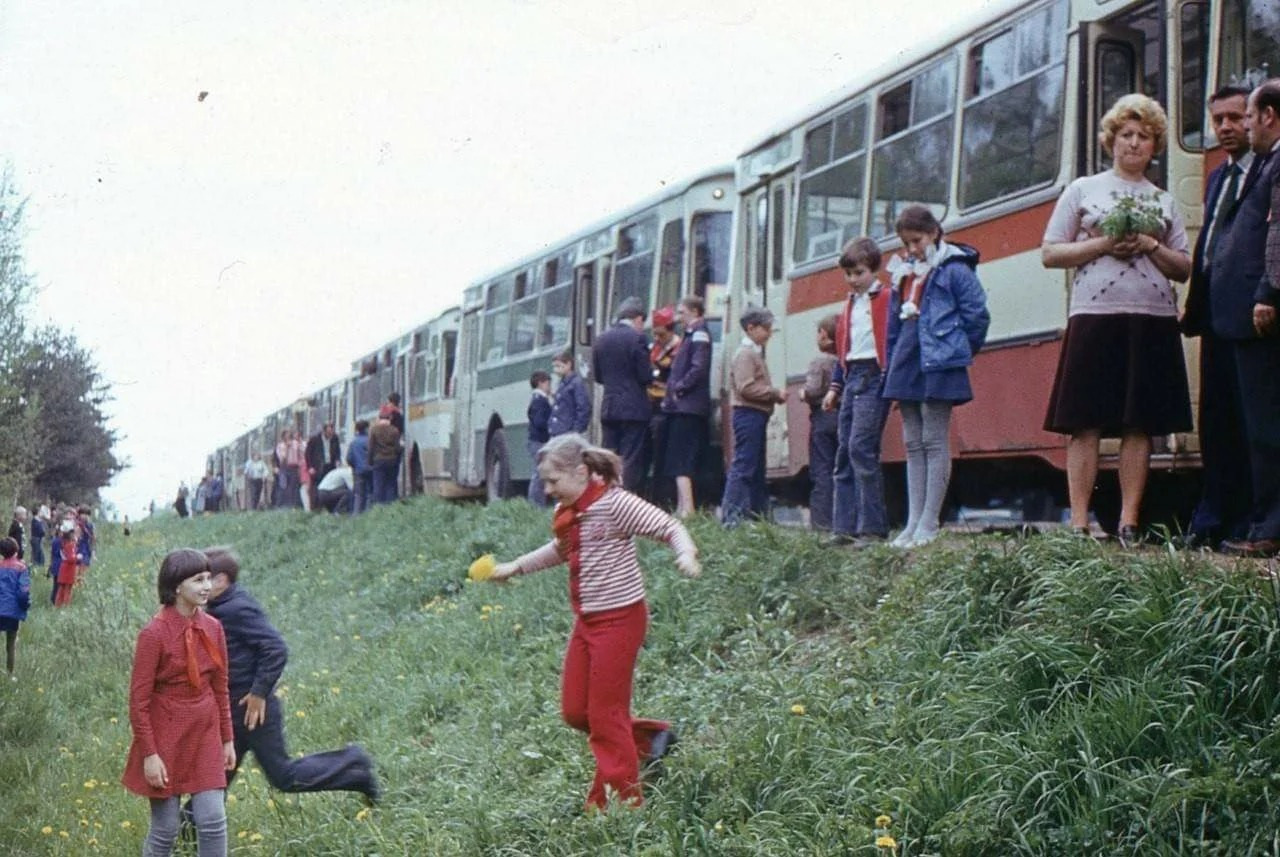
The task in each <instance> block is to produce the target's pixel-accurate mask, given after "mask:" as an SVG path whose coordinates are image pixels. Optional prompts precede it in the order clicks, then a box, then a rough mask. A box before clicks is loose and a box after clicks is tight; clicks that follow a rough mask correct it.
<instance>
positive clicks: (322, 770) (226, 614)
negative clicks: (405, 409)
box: [204, 468, 379, 800]
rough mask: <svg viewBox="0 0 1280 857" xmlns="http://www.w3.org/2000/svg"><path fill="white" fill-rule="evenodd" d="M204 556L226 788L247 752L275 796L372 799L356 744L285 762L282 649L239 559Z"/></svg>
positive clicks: (217, 552)
mask: <svg viewBox="0 0 1280 857" xmlns="http://www.w3.org/2000/svg"><path fill="white" fill-rule="evenodd" d="M339 469H341V468H339ZM335 472H336V470H335ZM330 475H332V474H330ZM204 553H205V555H206V556H207V557H208V558H209V568H210V571H211V576H210V584H211V587H210V592H209V601H208V605H207V607H206V609H207V610H208V612H209V614H210V615H211V616H213V618H215V619H216V620H218V621H219V622H220V623H221V624H222V629H223V631H224V632H225V634H226V646H227V656H228V660H227V664H228V671H229V677H228V692H229V699H230V704H231V726H232V731H233V734H234V742H235V745H234V749H235V758H234V762H233V764H232V765H231V766H230V767H229V768H228V770H229V771H230V773H228V774H227V786H228V787H230V785H231V782H232V780H234V779H235V776H236V772H237V771H239V769H240V765H241V763H242V762H243V761H244V757H245V754H247V753H249V752H250V751H252V752H253V756H254V758H255V759H257V761H258V767H260V768H262V773H263V775H264V776H265V777H266V778H267V783H268V784H270V786H271V787H272V788H273V789H276V790H278V791H282V792H286V793H290V794H296V793H298V792H321V791H354V792H360V793H362V794H364V795H366V796H367V797H368V798H369V799H370V800H377V799H378V797H379V792H378V782H377V779H376V778H375V777H374V773H373V760H372V759H370V758H369V754H368V753H366V752H365V751H364V750H363V749H362V748H361V747H360V746H359V745H356V744H348V745H347V746H346V747H344V748H343V749H341V750H330V751H328V752H324V753H312V754H311V755H307V756H297V757H295V756H290V755H289V751H288V749H287V747H286V745H285V735H284V711H283V710H282V709H281V707H280V701H279V700H278V699H277V697H276V695H275V688H276V684H277V683H278V682H279V681H280V675H281V674H282V673H283V672H284V668H285V665H286V664H287V663H288V660H289V649H288V647H287V646H286V645H285V641H284V638H283V637H282V636H281V635H280V632H279V631H278V630H276V627H275V626H274V625H272V624H271V620H270V619H268V618H267V614H266V612H265V611H263V609H262V605H260V604H259V603H258V602H257V600H256V599H255V598H254V597H253V596H252V595H251V594H249V592H248V591H247V590H245V588H244V587H243V586H241V585H240V584H239V582H238V581H239V578H240V560H239V558H238V557H237V556H236V555H235V553H234V552H232V551H231V550H230V549H229V548H224V547H214V548H208V549H206V550H205V551H204Z"/></svg>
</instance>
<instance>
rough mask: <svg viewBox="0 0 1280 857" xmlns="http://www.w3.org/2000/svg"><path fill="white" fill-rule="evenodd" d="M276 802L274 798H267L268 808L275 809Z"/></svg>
mask: <svg viewBox="0 0 1280 857" xmlns="http://www.w3.org/2000/svg"><path fill="white" fill-rule="evenodd" d="M275 808H276V802H275V799H274V798H267V809H275Z"/></svg>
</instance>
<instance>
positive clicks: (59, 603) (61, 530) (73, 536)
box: [53, 519, 80, 607]
mask: <svg viewBox="0 0 1280 857" xmlns="http://www.w3.org/2000/svg"><path fill="white" fill-rule="evenodd" d="M78 543H79V535H78V534H77V532H76V522H75V521H72V520H70V519H67V520H65V521H63V522H62V524H61V525H59V527H58V551H59V553H58V556H59V557H60V559H59V560H58V576H57V577H55V578H54V581H53V587H54V589H53V606H54V607H66V606H67V605H69V604H70V603H71V589H72V587H74V586H75V585H76V583H77V577H78V575H79V574H80V553H79V551H78V550H77V545H78Z"/></svg>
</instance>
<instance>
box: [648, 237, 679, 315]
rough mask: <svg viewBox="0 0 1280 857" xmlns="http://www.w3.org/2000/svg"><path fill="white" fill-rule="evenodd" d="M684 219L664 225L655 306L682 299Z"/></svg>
mask: <svg viewBox="0 0 1280 857" xmlns="http://www.w3.org/2000/svg"><path fill="white" fill-rule="evenodd" d="M683 259H684V221H683V220H679V219H677V220H671V221H668V222H667V224H666V225H665V226H663V227H662V259H661V261H660V262H659V263H658V296H657V298H656V299H655V300H654V302H653V306H654V308H655V309H656V308H658V307H664V306H673V305H674V304H675V302H676V301H678V300H679V299H680V292H681V288H680V287H681V285H682V283H681V275H682V274H683V273H684V271H683V268H684V266H683V265H682V264H681V262H682V260H683Z"/></svg>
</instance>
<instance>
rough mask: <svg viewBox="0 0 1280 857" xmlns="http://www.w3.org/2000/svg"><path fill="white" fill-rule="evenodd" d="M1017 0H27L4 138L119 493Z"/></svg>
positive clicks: (142, 490)
mask: <svg viewBox="0 0 1280 857" xmlns="http://www.w3.org/2000/svg"><path fill="white" fill-rule="evenodd" d="M992 5H993V3H992V2H991V0H947V2H945V3H943V2H916V3H914V4H911V5H909V6H907V5H904V6H902V7H897V6H896V5H895V4H892V3H883V2H878V0H851V2H848V3H843V4H831V3H823V2H811V0H803V2H800V0H792V1H791V2H782V3H779V2H728V0H702V2H700V3H689V2H687V0H643V2H639V0H612V2H606V3H600V2H593V1H592V0H558V2H537V0H453V2H449V3H445V2H429V1H428V0H420V2H369V0H354V2H353V0H345V2H328V0H270V2H261V0H255V2H218V3H210V2H207V0H206V2H198V3H197V2H188V0H168V2H165V1H164V0H151V1H150V2H143V0H133V2H127V0H115V2H110V3H104V2H102V0H79V2H72V1H71V0H5V2H3V3H0V163H2V162H6V161H7V162H8V163H9V164H10V165H11V166H12V168H13V171H14V177H15V180H16V183H17V186H18V188H19V190H20V191H21V192H22V193H24V194H26V195H27V196H28V197H29V202H28V207H27V212H26V230H27V231H26V237H25V250H26V257H27V266H28V269H29V271H30V272H31V273H32V274H33V275H34V277H35V279H36V281H37V283H38V284H39V286H40V289H41V291H40V295H39V298H38V301H37V304H36V311H35V314H36V316H37V318H36V320H37V321H39V322H51V323H54V324H56V325H57V326H59V327H62V328H64V329H69V330H71V331H73V332H74V333H75V334H76V336H77V337H78V339H79V341H80V343H81V344H82V345H84V346H86V347H88V348H89V349H90V350H91V351H92V352H93V353H94V355H95V357H96V359H97V361H98V364H99V366H100V368H101V369H102V371H103V374H104V375H105V377H106V378H107V380H108V381H109V382H110V384H111V385H112V389H113V392H114V395H115V402H114V403H113V404H112V406H111V418H112V425H113V427H114V428H115V429H116V430H117V431H118V432H119V433H120V434H121V436H122V441H121V443H120V445H119V447H118V452H119V454H120V455H121V456H122V457H124V458H127V459H128V460H129V461H130V463H131V467H130V468H129V469H128V470H127V471H125V472H124V473H122V474H121V475H120V476H118V477H117V478H116V480H115V482H114V483H113V484H112V485H111V486H110V487H108V488H107V489H106V490H105V492H104V495H105V496H106V498H107V499H109V500H111V501H112V502H114V503H115V504H116V506H117V507H118V508H119V509H120V511H121V512H122V513H124V514H128V515H130V516H138V515H139V514H140V513H141V512H142V511H143V509H144V508H145V507H146V505H147V503H148V501H149V500H151V499H152V498H155V499H156V500H157V503H158V504H160V505H163V504H166V503H168V502H169V501H170V500H171V499H172V497H173V493H174V490H175V489H176V487H177V485H178V482H179V480H181V479H188V480H189V479H191V478H193V477H196V476H198V474H199V473H200V471H201V469H202V468H203V463H204V457H205V455H206V454H207V453H208V452H209V451H211V450H212V449H214V448H216V447H218V446H220V445H222V444H224V443H226V442H228V441H230V440H231V439H233V438H234V437H236V436H238V435H239V434H241V433H243V432H244V431H245V430H247V429H248V428H250V427H252V426H253V425H256V424H257V423H259V422H260V421H261V420H262V418H263V417H264V416H265V415H266V414H267V413H268V412H270V411H273V410H275V409H277V408H280V407H283V406H284V405H286V404H288V403H289V402H290V401H292V400H293V399H295V398H297V397H298V396H300V395H302V394H304V393H308V392H311V391H313V390H315V389H317V388H319V387H321V386H324V385H326V384H328V383H330V382H331V381H333V380H335V379H337V378H339V377H341V376H342V375H343V374H345V373H346V371H347V370H348V368H349V366H350V361H351V360H352V359H354V358H355V357H357V356H359V355H360V354H361V353H362V352H365V351H368V350H371V349H373V348H375V347H376V346H378V345H379V344H381V343H383V342H385V341H387V340H389V339H391V338H392V337H393V336H395V335H396V334H398V333H400V332H402V331H403V330H404V329H406V328H408V327H410V326H411V325H413V324H415V323H418V322H420V321H423V320H426V319H428V318H430V317H432V316H434V315H435V314H436V313H437V312H439V311H440V310H442V309H444V308H445V307H448V306H450V305H452V304H454V303H456V302H457V300H458V299H459V297H460V296H461V293H462V289H463V288H464V286H465V285H466V284H467V283H468V282H470V281H471V280H473V279H475V278H477V277H479V276H481V275H483V274H485V273H487V272H489V271H491V270H493V269H494V268H496V267H498V266H500V265H501V264H503V263H505V262H506V261H509V260H512V259H515V258H516V257H518V256H521V255H524V254H525V253H529V252H532V251H534V250H535V249H537V248H539V247H541V246H542V245H544V244H546V243H549V242H551V241H554V240H556V239H557V238H559V237H561V236H563V235H565V234H568V233H570V232H573V231H575V230H577V229H578V228H580V227H582V226H585V225H587V224H588V223H590V222H591V221H593V220H596V219H598V218H599V217H602V216H604V215H606V214H608V213H609V212H610V211H613V210H616V209H620V208H623V207H626V206H628V205H630V204H632V203H634V202H636V201H639V200H640V199H641V198H643V197H645V196H648V195H649V194H651V193H654V192H656V191H658V190H659V189H660V188H661V186H662V184H663V183H666V182H671V181H677V180H679V179H682V178H685V177H687V176H689V175H690V174H692V173H695V172H698V171H701V170H703V169H704V168H707V167H711V166H715V165H717V164H721V163H728V162H730V161H731V160H732V159H733V158H734V156H736V155H737V154H739V152H740V151H741V150H742V149H744V148H745V147H747V146H749V145H753V144H754V143H756V142H757V141H758V139H757V138H758V137H759V136H760V135H761V134H762V133H763V132H764V131H766V130H768V129H770V128H772V127H773V126H775V125H776V124H777V123H779V122H780V121H783V120H786V119H790V118H793V117H794V116H795V115H796V113H797V112H798V111H799V110H800V109H802V108H804V107H805V106H807V105H809V104H811V103H812V102H813V101H815V100H817V99H819V98H821V97H823V96H824V95H826V94H827V93H829V92H831V91H832V90H835V89H838V88H839V87H841V86H843V85H844V84H845V83H847V82H848V81H849V80H850V79H851V78H853V77H855V76H856V75H858V74H859V73H861V72H864V71H867V70H870V69H872V68H875V67H877V66H879V65H881V64H882V63H884V62H886V61H888V60H889V59H890V58H892V57H893V56H894V55H895V54H897V53H899V52H901V51H904V50H905V51H910V50H914V49H915V47H916V46H918V45H919V44H920V43H921V40H923V39H927V35H928V34H929V33H933V32H936V31H938V30H947V29H950V28H952V27H954V26H956V24H957V22H958V21H960V20H962V19H964V18H966V17H967V16H969V15H970V14H972V13H973V12H974V11H975V10H980V9H984V8H989V7H991V6H992ZM895 15H896V16H898V17H896V18H895ZM201 91H208V93H209V95H208V97H207V98H206V99H205V100H204V101H203V102H199V101H197V95H198V93H199V92H201Z"/></svg>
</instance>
